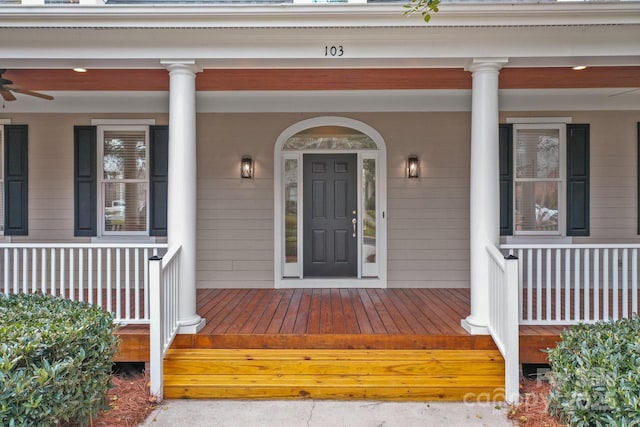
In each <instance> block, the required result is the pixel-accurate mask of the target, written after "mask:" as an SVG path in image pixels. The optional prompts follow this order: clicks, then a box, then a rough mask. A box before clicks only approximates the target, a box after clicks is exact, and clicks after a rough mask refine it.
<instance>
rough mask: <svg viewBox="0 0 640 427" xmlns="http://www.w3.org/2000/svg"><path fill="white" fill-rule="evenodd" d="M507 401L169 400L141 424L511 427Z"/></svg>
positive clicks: (150, 426)
mask: <svg viewBox="0 0 640 427" xmlns="http://www.w3.org/2000/svg"><path fill="white" fill-rule="evenodd" d="M506 412H507V405H506V404H505V403H502V402H500V403H460V402H455V403H449V402H444V403H443V402H368V401H348V402H341V401H327V400H303V401H256V400H253V401H238V400H167V401H165V402H163V404H162V405H161V406H159V407H158V408H156V409H155V410H154V411H153V412H152V413H151V415H150V416H149V418H147V420H146V421H145V422H143V423H142V424H141V426H142V427H181V426H184V427H205V426H206V427H245V426H247V427H271V426H273V427H298V426H301V427H340V426H344V427H395V426H397V427H413V426H421V427H431V426H444V427H458V426H459V427H473V426H487V427H503V426H504V427H511V426H512V425H513V423H512V422H510V421H509V420H507V417H506Z"/></svg>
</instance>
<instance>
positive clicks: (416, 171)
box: [407, 156, 420, 178]
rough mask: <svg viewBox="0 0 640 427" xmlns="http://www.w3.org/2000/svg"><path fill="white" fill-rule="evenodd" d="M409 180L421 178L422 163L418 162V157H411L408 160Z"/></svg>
mask: <svg viewBox="0 0 640 427" xmlns="http://www.w3.org/2000/svg"><path fill="white" fill-rule="evenodd" d="M407 178H420V161H418V156H409V158H408V159H407Z"/></svg>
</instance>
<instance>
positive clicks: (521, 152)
mask: <svg viewBox="0 0 640 427" xmlns="http://www.w3.org/2000/svg"><path fill="white" fill-rule="evenodd" d="M559 134H560V131H559V130H558V129H518V130H517V132H516V177H518V178H558V177H559V176H560V135H559Z"/></svg>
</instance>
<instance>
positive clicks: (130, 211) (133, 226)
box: [104, 182, 147, 232]
mask: <svg viewBox="0 0 640 427" xmlns="http://www.w3.org/2000/svg"><path fill="white" fill-rule="evenodd" d="M104 202H105V205H104V223H105V231H142V232H145V231H147V184H146V183H122V182H113V183H111V182H107V183H105V184H104Z"/></svg>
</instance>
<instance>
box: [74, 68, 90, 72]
mask: <svg viewBox="0 0 640 427" xmlns="http://www.w3.org/2000/svg"><path fill="white" fill-rule="evenodd" d="M73 71H75V72H76V73H86V72H87V69H86V68H82V67H75V68H74V69H73Z"/></svg>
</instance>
